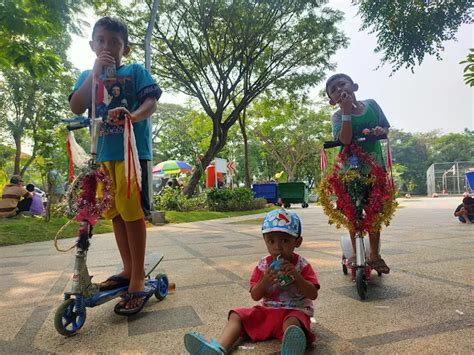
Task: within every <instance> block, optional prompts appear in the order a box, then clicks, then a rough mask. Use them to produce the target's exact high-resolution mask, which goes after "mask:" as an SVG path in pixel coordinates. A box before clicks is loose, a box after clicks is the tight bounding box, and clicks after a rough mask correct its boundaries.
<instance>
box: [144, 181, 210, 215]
mask: <svg viewBox="0 0 474 355" xmlns="http://www.w3.org/2000/svg"><path fill="white" fill-rule="evenodd" d="M153 200H154V201H153V202H154V204H155V206H156V208H157V209H160V210H164V211H181V212H184V211H199V210H205V209H207V201H206V194H200V195H197V196H193V197H187V196H186V195H184V194H183V193H182V191H181V190H180V189H175V188H169V187H165V188H164V190H163V192H162V194H161V195H154V196H153Z"/></svg>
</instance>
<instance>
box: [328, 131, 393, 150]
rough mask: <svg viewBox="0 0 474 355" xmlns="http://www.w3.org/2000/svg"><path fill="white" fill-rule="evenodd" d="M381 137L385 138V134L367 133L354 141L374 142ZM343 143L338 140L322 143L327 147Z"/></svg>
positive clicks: (338, 145)
mask: <svg viewBox="0 0 474 355" xmlns="http://www.w3.org/2000/svg"><path fill="white" fill-rule="evenodd" d="M382 139H387V135H386V134H381V135H379V136H375V135H367V136H365V137H361V138H358V139H357V140H356V142H374V141H379V140H382ZM341 145H343V144H342V143H341V141H340V140H337V141H327V142H324V143H323V148H324V149H328V148H334V147H340V146H341Z"/></svg>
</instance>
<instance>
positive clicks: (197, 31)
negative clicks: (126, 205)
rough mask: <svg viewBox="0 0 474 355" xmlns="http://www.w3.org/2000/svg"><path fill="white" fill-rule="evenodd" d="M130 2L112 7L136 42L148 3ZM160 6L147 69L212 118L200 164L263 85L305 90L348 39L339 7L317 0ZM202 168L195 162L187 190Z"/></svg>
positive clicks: (176, 1) (176, 0)
mask: <svg viewBox="0 0 474 355" xmlns="http://www.w3.org/2000/svg"><path fill="white" fill-rule="evenodd" d="M132 6H133V11H130V10H131V7H132ZM131 7H130V8H129V9H127V8H123V7H117V8H116V11H117V12H118V14H119V16H122V17H123V18H124V19H125V20H126V21H127V23H128V25H129V27H130V33H131V37H132V40H134V39H135V40H134V41H136V42H138V43H141V42H142V40H143V38H144V37H145V36H144V31H145V29H146V27H147V26H146V25H147V23H148V19H149V17H150V16H149V15H150V9H149V7H148V4H146V5H144V6H141V5H140V4H139V3H138V4H137V3H134V4H132V5H131ZM158 13H159V20H158V21H157V22H156V23H155V26H154V32H153V40H154V42H155V43H153V46H152V47H153V53H152V57H153V58H154V59H155V60H154V61H153V63H152V69H153V72H154V73H155V74H156V75H157V77H159V78H160V82H161V84H162V85H163V86H164V87H167V88H172V89H174V90H175V91H179V92H183V93H185V94H188V95H190V96H191V97H194V98H196V99H197V100H198V102H199V103H200V104H201V106H202V108H203V111H204V112H205V113H206V115H207V117H208V120H210V121H212V130H211V132H212V134H211V137H210V140H209V145H208V147H207V148H206V149H207V150H206V152H205V154H204V157H203V165H207V164H209V163H210V161H211V160H212V159H213V158H214V157H215V156H216V155H217V154H218V153H219V152H220V151H221V150H222V149H223V147H224V146H225V144H226V142H227V138H228V133H229V129H230V128H231V127H232V126H233V125H234V123H235V122H236V121H237V119H238V117H239V115H240V113H241V112H242V111H243V110H244V109H245V108H246V107H247V106H248V105H249V104H250V103H251V102H252V101H253V100H254V99H255V98H256V97H258V96H259V95H260V94H261V93H262V92H263V91H265V90H267V89H269V88H272V89H275V90H280V91H281V90H289V91H292V90H301V91H302V90H304V89H305V88H306V87H308V86H310V85H314V84H316V83H318V82H319V81H321V80H322V78H323V77H324V75H325V70H327V69H332V68H333V65H332V64H331V63H330V62H329V59H330V57H331V56H332V55H333V54H334V53H335V52H336V50H337V49H339V48H340V47H342V46H345V45H346V44H347V39H346V37H345V36H344V35H343V34H342V33H341V32H340V31H339V30H338V28H337V26H336V24H337V22H339V21H341V19H342V13H340V12H338V11H334V10H331V9H329V8H325V7H323V6H322V2H320V1H316V0H303V1H293V0H285V1H255V0H244V1H225V0H219V1H215V0H204V1H189V0H186V1H183V0H165V1H160V8H159V10H158ZM201 174H202V169H195V171H194V173H193V176H192V178H191V180H190V183H189V184H188V186H187V193H192V192H193V191H194V188H195V186H196V184H197V182H198V180H199V177H200V175H201Z"/></svg>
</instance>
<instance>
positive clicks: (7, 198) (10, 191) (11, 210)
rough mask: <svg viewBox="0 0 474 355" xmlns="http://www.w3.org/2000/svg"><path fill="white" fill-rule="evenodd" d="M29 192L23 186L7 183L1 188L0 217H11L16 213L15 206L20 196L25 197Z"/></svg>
mask: <svg viewBox="0 0 474 355" xmlns="http://www.w3.org/2000/svg"><path fill="white" fill-rule="evenodd" d="M29 195H30V193H29V192H28V191H27V190H26V189H25V187H24V186H21V185H17V184H8V185H6V186H5V187H4V188H3V192H2V199H0V217H11V216H14V215H15V214H16V206H17V205H18V202H19V201H20V200H21V198H22V197H23V198H26V197H28V196H29Z"/></svg>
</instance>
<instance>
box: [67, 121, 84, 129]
mask: <svg viewBox="0 0 474 355" xmlns="http://www.w3.org/2000/svg"><path fill="white" fill-rule="evenodd" d="M88 126H89V125H85V124H83V123H81V122H73V123H70V124H68V125H67V126H66V129H67V130H68V131H74V130H76V129H81V128H84V127H88Z"/></svg>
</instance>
